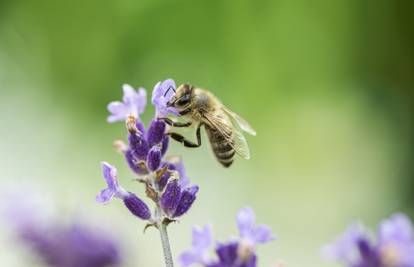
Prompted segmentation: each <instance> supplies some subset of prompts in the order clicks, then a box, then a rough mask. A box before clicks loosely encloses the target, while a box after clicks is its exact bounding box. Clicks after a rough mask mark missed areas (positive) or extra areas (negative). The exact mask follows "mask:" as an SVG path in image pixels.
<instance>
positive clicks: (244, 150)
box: [162, 84, 256, 168]
mask: <svg viewBox="0 0 414 267" xmlns="http://www.w3.org/2000/svg"><path fill="white" fill-rule="evenodd" d="M171 89H173V88H171ZM173 90H174V89H173ZM167 106H168V107H174V108H175V109H176V110H177V111H178V113H179V115H180V116H184V117H185V118H187V119H188V122H175V121H173V120H171V119H169V118H162V119H163V120H164V121H165V122H166V123H167V124H169V125H171V126H173V127H189V126H191V125H192V124H196V125H197V131H196V136H197V143H194V142H192V141H189V140H187V139H186V138H185V137H184V136H182V135H181V134H178V133H175V132H169V133H168V135H169V136H170V137H171V138H173V139H174V140H176V141H178V142H180V143H182V144H183V145H184V146H186V147H199V146H201V135H200V130H201V126H204V128H205V130H206V133H207V136H208V139H209V141H210V144H211V147H212V149H213V152H214V155H215V156H216V158H217V160H218V161H219V162H220V163H221V164H222V165H223V166H224V167H226V168H227V167H230V165H231V164H232V163H233V160H234V156H235V154H236V153H237V154H238V155H240V156H241V157H243V158H245V159H249V158H250V151H249V147H248V145H247V142H246V139H245V138H244V136H243V134H242V133H241V131H240V130H239V129H238V128H237V127H235V126H236V125H237V126H238V127H239V128H240V129H241V130H243V131H245V132H247V133H249V134H251V135H256V131H255V130H254V129H253V128H252V127H251V126H250V125H249V123H248V122H247V121H246V120H244V119H243V118H242V117H240V116H239V115H237V114H236V113H234V112H233V111H231V110H230V109H228V108H227V107H225V106H224V105H223V104H222V103H221V102H220V100H219V99H217V98H216V97H215V96H214V95H213V94H212V93H211V92H209V91H207V90H203V89H200V88H196V87H194V86H192V85H190V84H182V85H180V86H179V87H178V88H177V90H176V91H175V94H174V96H173V97H172V98H171V99H170V100H169V101H168V103H167Z"/></svg>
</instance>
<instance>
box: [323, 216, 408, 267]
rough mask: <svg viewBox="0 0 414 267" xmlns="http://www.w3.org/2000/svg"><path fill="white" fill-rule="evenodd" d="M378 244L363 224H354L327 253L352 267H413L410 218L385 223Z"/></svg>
mask: <svg viewBox="0 0 414 267" xmlns="http://www.w3.org/2000/svg"><path fill="white" fill-rule="evenodd" d="M375 241H376V242H372V240H370V238H369V236H368V234H367V233H366V231H364V229H363V228H362V227H361V226H360V225H352V226H351V227H350V228H349V229H348V230H347V231H346V232H345V234H343V235H342V237H340V238H339V239H338V240H337V241H336V242H335V243H334V244H333V245H330V246H328V247H326V248H325V250H324V252H325V255H326V254H327V256H329V258H328V259H331V260H339V261H341V262H342V263H344V264H345V265H346V266H349V267H414V231H413V226H412V224H411V222H410V219H409V218H408V217H407V216H405V215H403V214H394V215H392V216H391V217H390V218H388V219H386V220H384V221H382V222H381V224H380V225H379V226H378V231H377V238H376V240H375Z"/></svg>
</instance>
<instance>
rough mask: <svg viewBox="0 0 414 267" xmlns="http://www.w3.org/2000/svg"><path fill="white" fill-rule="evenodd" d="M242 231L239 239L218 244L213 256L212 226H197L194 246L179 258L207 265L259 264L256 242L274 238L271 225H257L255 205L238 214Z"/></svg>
mask: <svg viewBox="0 0 414 267" xmlns="http://www.w3.org/2000/svg"><path fill="white" fill-rule="evenodd" d="M237 224H238V228H239V232H240V238H239V239H238V240H231V241H228V242H225V243H218V244H217V245H216V249H215V253H216V259H213V258H210V257H209V255H210V254H209V248H210V247H211V246H212V243H213V242H212V234H211V228H210V226H205V227H204V228H198V227H195V228H194V229H193V242H192V248H190V249H189V250H187V251H184V252H183V253H182V254H181V255H180V258H179V261H180V264H181V265H182V266H184V267H186V266H190V265H193V264H199V265H201V266H205V267H255V266H256V263H257V256H256V249H255V247H256V245H257V244H264V243H267V242H269V241H272V240H274V239H275V238H274V236H273V234H272V233H271V231H270V228H269V227H267V226H265V225H259V226H256V225H255V215H254V212H253V210H252V209H251V208H243V209H241V210H240V211H239V212H238V214H237Z"/></svg>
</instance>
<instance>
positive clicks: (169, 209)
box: [160, 180, 181, 215]
mask: <svg viewBox="0 0 414 267" xmlns="http://www.w3.org/2000/svg"><path fill="white" fill-rule="evenodd" d="M180 199H181V187H180V186H179V184H178V181H177V180H173V181H170V182H169V183H168V184H167V186H166V188H165V190H164V193H163V194H162V196H161V201H160V202H161V208H162V209H163V210H164V211H165V212H166V213H167V214H169V215H173V214H174V212H175V210H176V208H177V206H178V204H179V201H180Z"/></svg>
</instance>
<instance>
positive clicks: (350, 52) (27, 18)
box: [0, 0, 414, 267]
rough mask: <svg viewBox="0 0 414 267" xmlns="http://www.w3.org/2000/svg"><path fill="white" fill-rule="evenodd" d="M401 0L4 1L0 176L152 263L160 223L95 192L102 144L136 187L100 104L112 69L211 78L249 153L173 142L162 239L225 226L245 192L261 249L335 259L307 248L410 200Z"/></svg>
mask: <svg viewBox="0 0 414 267" xmlns="http://www.w3.org/2000/svg"><path fill="white" fill-rule="evenodd" d="M412 10H413V4H412V3H411V2H409V1H395V0H376V1H374V0H364V1H360V0H351V1H321V0H318V1H306V0H295V1H290V0H289V1H288V0H275V1H270V0H267V1H247V0H241V1H218V0H209V1H188V0H187V1H186V0H182V1H161V0H151V1H150V0H141V1H132V0H121V1H89V0H87V1H84V0H82V1H80V0H74V1H51V0H38V1H8V0H1V1H0V122H1V124H0V147H1V149H0V162H1V175H0V187H1V188H3V189H5V188H13V190H19V189H20V188H22V187H25V188H36V190H41V192H43V193H42V194H44V195H45V196H46V195H47V196H48V199H49V204H53V205H54V206H56V207H57V209H58V211H59V212H58V214H59V217H61V218H62V220H65V219H67V218H70V217H71V216H73V215H74V214H75V215H76V217H77V218H82V220H84V221H89V222H91V223H95V224H97V225H99V227H105V228H106V229H109V231H111V232H112V233H113V234H114V235H115V236H116V237H117V238H118V239H119V241H120V242H121V243H122V244H123V248H124V253H125V254H124V255H125V259H126V260H125V264H124V266H163V262H162V256H161V255H162V254H161V247H160V242H159V236H158V233H157V232H156V231H153V230H150V231H148V232H147V233H145V234H143V233H142V229H143V227H144V224H143V223H142V222H140V221H137V220H136V219H135V218H133V217H131V216H130V215H129V214H128V212H127V210H125V209H124V208H123V207H122V205H121V203H120V202H113V203H111V204H110V205H109V206H105V207H103V206H101V205H98V204H97V203H95V201H94V197H95V195H96V193H97V192H98V190H99V189H101V188H102V187H103V186H104V183H103V180H102V178H101V172H100V167H99V162H100V161H101V160H106V161H109V162H111V163H113V164H114V165H116V166H117V167H118V169H119V172H120V177H121V178H120V179H121V181H122V183H123V184H124V186H125V187H127V188H128V189H130V190H135V191H136V192H138V193H140V194H143V193H142V191H141V188H140V186H139V185H137V184H136V183H134V182H132V181H131V179H132V178H133V175H132V173H131V172H130V171H129V169H128V168H127V166H126V164H125V163H124V161H123V158H122V157H121V156H119V155H118V154H117V153H115V152H114V150H113V147H112V141H113V140H114V139H119V138H125V130H124V128H123V127H124V126H123V125H122V123H119V124H114V125H109V124H107V123H106V116H107V115H108V113H107V111H106V105H107V104H108V103H109V102H110V101H112V100H115V99H120V98H121V97H122V91H121V85H122V84H123V83H129V84H131V85H133V86H136V87H138V86H144V87H145V88H147V89H148V90H149V91H151V90H152V88H153V86H154V85H155V83H156V82H158V81H159V80H163V79H166V78H173V79H175V80H176V81H177V83H182V82H190V83H192V84H195V85H197V86H200V87H204V88H208V89H209V90H211V91H212V92H213V93H215V94H216V95H217V96H219V98H220V99H221V100H222V101H223V102H224V103H225V104H226V105H227V106H229V107H231V108H232V109H233V110H234V111H236V112H238V113H240V114H242V115H243V116H244V117H245V118H246V119H247V120H248V121H250V122H251V124H252V125H253V126H254V127H255V128H256V130H257V132H258V136H257V137H255V138H251V137H248V142H249V144H250V147H251V152H252V159H251V160H249V161H245V160H241V159H238V160H237V161H236V162H235V164H234V165H233V166H232V168H230V169H223V168H222V167H221V166H220V165H219V164H217V163H216V161H215V159H214V158H213V156H212V153H211V151H210V149H209V147H208V145H205V146H203V148H201V149H197V150H188V149H185V148H182V147H180V146H179V145H177V144H173V145H172V146H171V147H172V148H171V150H170V153H171V154H179V155H182V156H183V158H184V160H185V165H186V168H187V172H188V174H189V176H190V177H191V178H192V179H193V181H194V182H195V183H198V184H199V185H200V187H201V191H200V194H199V198H198V201H197V202H196V204H195V205H194V207H193V209H192V211H191V212H190V213H189V214H188V215H187V216H185V217H183V218H182V220H181V222H180V223H179V224H175V225H173V226H172V227H170V238H171V242H172V246H173V252H174V254H175V255H178V253H179V252H180V251H182V250H183V249H184V248H187V247H189V245H190V238H191V231H190V227H191V226H192V225H194V224H198V225H202V224H205V223H212V224H213V225H214V229H215V233H216V237H217V238H219V239H225V238H227V237H228V236H229V235H236V234H237V232H236V227H235V221H234V216H235V214H236V212H237V210H238V209H239V208H241V207H243V206H246V205H250V206H252V207H253V208H254V210H255V211H256V213H257V217H258V220H259V221H260V222H264V223H267V224H269V225H270V226H271V227H272V229H273V230H274V232H275V233H276V235H277V237H278V240H277V241H276V242H274V243H272V244H270V245H267V246H264V247H262V248H260V249H259V255H260V262H259V266H274V264H275V263H276V262H277V260H282V261H284V262H285V264H286V266H291V267H302V266H308V267H321V266H337V265H335V264H334V263H327V262H324V261H322V260H321V259H320V255H319V249H320V247H321V246H322V245H323V244H325V243H327V242H330V241H332V240H333V238H334V237H335V236H336V235H337V234H338V233H340V232H342V231H343V230H344V229H345V227H346V226H347V225H348V224H349V223H350V222H352V221H354V220H356V219H360V220H363V221H364V222H366V223H367V224H368V225H371V226H375V225H376V223H377V222H378V221H379V220H380V219H381V218H384V217H386V216H388V215H390V214H391V213H393V212H395V211H403V212H406V213H407V214H409V215H410V216H413V215H414V211H413V207H414V197H413V193H414V167H413V166H414V163H413V156H414V155H413V154H414V152H413V141H414V129H413V126H414V125H413V121H414V120H413V117H414V113H413V112H414V100H413V89H414V88H413V87H414V49H413V47H414V30H413V29H414V28H413V27H412V26H413V22H414V21H413V16H412ZM152 115H153V109H152V107H149V108H148V109H147V112H146V114H145V116H144V117H143V119H144V120H145V121H148V120H149V119H150V118H151V117H152ZM193 134H194V133H193V132H191V131H190V132H188V135H193ZM203 141H204V143H205V144H206V143H207V142H206V138H205V136H204V137H203ZM3 189H2V190H3ZM50 202H51V203H50ZM36 212H38V213H39V214H42V212H43V209H39V210H38V211H36ZM9 232H10V231H9V230H8V228H7V226H6V225H2V226H1V230H0V233H1V238H0V265H1V266H16V267H17V266H27V265H28V262H30V261H31V259H30V257H27V251H25V250H24V249H23V248H21V247H20V246H16V244H13V243H12V242H11V241H10V238H9V237H10V236H9V235H10V233H9ZM24 255H25V256H24ZM36 264H37V263H31V266H42V264H41V263H38V265H36Z"/></svg>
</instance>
